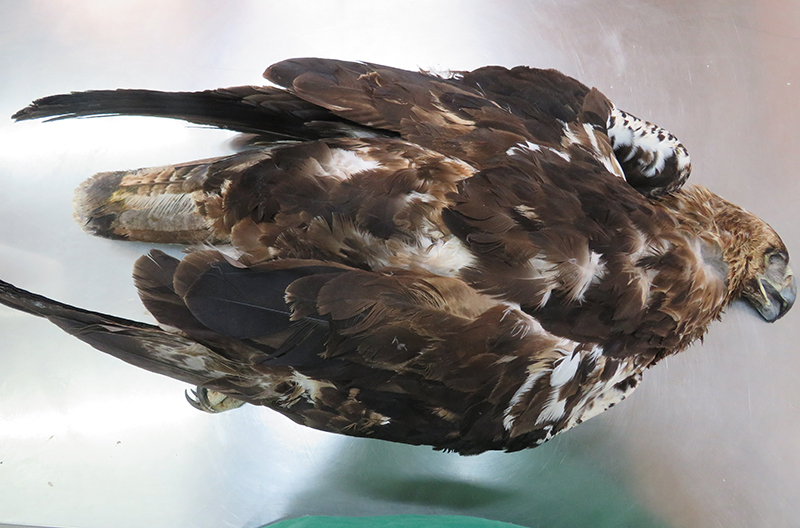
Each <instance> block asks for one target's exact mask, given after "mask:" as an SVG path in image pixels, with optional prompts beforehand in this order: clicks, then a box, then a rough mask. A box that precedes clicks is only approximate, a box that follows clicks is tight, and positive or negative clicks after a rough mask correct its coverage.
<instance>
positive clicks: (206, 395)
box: [184, 386, 245, 414]
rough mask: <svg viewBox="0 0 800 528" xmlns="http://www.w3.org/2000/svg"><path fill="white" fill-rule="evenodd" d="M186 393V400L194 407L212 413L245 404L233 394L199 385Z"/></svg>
mask: <svg viewBox="0 0 800 528" xmlns="http://www.w3.org/2000/svg"><path fill="white" fill-rule="evenodd" d="M190 393H191V394H190ZM184 394H185V395H186V401H188V402H189V404H190V405H191V406H192V407H194V408H195V409H197V410H199V411H204V412H207V413H212V414H217V413H221V412H225V411H230V410H233V409H237V408H239V407H241V406H242V405H244V404H245V402H243V401H242V400H237V399H236V398H234V397H232V396H228V395H226V394H222V393H221V392H217V391H215V390H210V389H206V388H204V387H199V386H198V387H197V390H187V391H186V392H185V393H184Z"/></svg>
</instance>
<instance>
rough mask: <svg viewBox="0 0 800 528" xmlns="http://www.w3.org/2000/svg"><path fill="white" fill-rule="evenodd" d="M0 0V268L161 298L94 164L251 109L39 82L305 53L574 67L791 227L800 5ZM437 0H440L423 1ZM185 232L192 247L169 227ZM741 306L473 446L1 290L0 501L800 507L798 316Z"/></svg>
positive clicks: (57, 292) (233, 522)
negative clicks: (377, 435)
mask: <svg viewBox="0 0 800 528" xmlns="http://www.w3.org/2000/svg"><path fill="white" fill-rule="evenodd" d="M4 11H5V12H4V17H3V19H2V21H0V28H2V31H0V49H2V50H3V51H2V52H1V53H0V61H1V62H0V67H2V71H3V77H4V79H3V83H2V84H3V86H2V87H0V90H2V95H3V96H2V97H0V115H1V116H6V118H3V119H0V145H2V148H0V184H1V185H0V189H1V190H2V196H3V198H2V201H0V226H2V229H0V276H1V277H2V278H3V279H6V280H9V281H11V282H14V283H16V284H18V285H20V286H22V287H26V288H30V289H33V290H36V291H38V292H41V293H43V294H46V295H48V296H51V297H54V298H58V299H59V300H63V301H65V302H69V303H72V304H77V305H80V306H86V307H89V308H94V309H98V310H102V311H105V312H108V313H114V314H117V315H121V316H123V317H129V318H133V319H140V320H150V319H149V317H148V316H147V314H146V313H145V311H144V309H143V308H142V306H141V305H140V304H139V302H138V300H137V299H136V295H135V292H134V289H133V285H132V282H131V280H130V268H131V265H132V262H133V260H134V259H135V258H136V257H137V256H138V255H140V254H141V253H143V252H145V251H146V250H147V249H148V248H149V247H150V246H148V245H144V244H122V243H118V242H111V241H106V240H100V239H96V238H92V237H89V236H87V235H85V234H83V233H82V232H81V231H80V229H79V227H78V226H77V225H75V224H74V223H73V222H72V220H71V218H72V212H71V206H70V201H71V196H72V189H73V188H74V187H75V186H77V184H78V183H79V182H80V181H82V180H83V179H84V178H86V177H87V176H89V175H91V174H93V173H95V172H99V171H104V170H115V169H123V168H134V167H142V166H153V165H159V164H163V163H167V162H174V161H177V160H181V159H186V160H190V159H198V158H202V157H210V156H214V155H220V154H223V153H225V152H228V151H229V144H228V141H229V139H230V138H231V137H232V134H229V133H227V132H220V131H210V130H203V129H200V128H197V127H191V126H186V125H184V124H182V123H177V122H169V121H158V120H154V119H145V118H109V119H92V120H76V121H63V122H56V123H48V124H42V123H30V122H29V123H20V124H16V125H14V124H12V123H11V121H10V119H7V117H8V116H10V115H11V114H12V113H13V112H14V111H16V110H18V109H19V108H21V107H23V106H25V105H26V104H27V103H28V102H29V101H30V100H32V99H33V98H36V97H40V96H44V95H48V94H51V93H59V92H66V91H70V90H82V89H91V88H116V87H142V88H154V89H164V90H194V89H203V88H212V87H218V86H226V85H237V84H254V83H259V82H260V80H259V78H258V75H257V72H259V71H261V69H263V68H264V67H266V66H267V65H269V64H271V63H273V62H276V61H278V60H281V59H284V58H287V57H290V56H303V55H321V56H328V57H337V58H344V59H363V60H369V61H373V62H379V63H385V64H391V65H394V66H399V67H405V68H415V67H424V68H430V67H440V68H447V67H450V68H453V69H465V68H474V67H478V66H481V65H484V64H503V65H506V66H512V65H515V64H528V65H532V66H539V67H555V68H558V69H560V70H562V71H564V72H565V73H567V74H569V75H573V76H575V77H577V78H579V79H581V80H582V81H584V82H585V83H587V84H589V85H594V86H597V87H598V88H600V89H601V90H602V91H603V92H604V93H606V94H607V95H608V96H609V97H610V98H611V99H612V100H614V101H615V103H617V104H618V105H619V106H620V107H623V108H626V109H629V110H631V111H632V112H634V113H636V114H637V115H639V116H641V117H644V118H647V119H649V120H651V121H654V122H657V123H659V124H661V125H663V126H665V127H667V128H668V129H670V130H671V131H673V132H675V133H676V134H677V135H678V136H679V137H680V138H681V140H682V141H683V142H684V144H685V145H687V147H688V148H689V150H690V153H691V155H692V160H693V164H694V172H693V176H692V178H693V179H694V181H697V182H700V183H702V184H704V185H706V186H708V187H710V188H711V189H712V190H714V191H715V192H717V193H719V194H721V195H722V196H724V197H726V198H728V199H730V200H732V201H733V202H736V203H738V204H740V205H742V206H744V207H745V208H747V209H749V210H751V211H753V212H754V213H756V214H758V215H759V216H761V217H762V218H765V219H767V220H768V221H769V222H770V223H771V224H772V225H773V226H774V227H775V228H776V230H777V231H779V232H780V233H784V234H785V235H784V236H785V242H786V244H787V246H788V247H789V249H790V251H792V250H793V251H794V253H795V254H796V255H800V233H798V231H797V230H796V229H794V227H795V225H796V224H797V221H798V213H797V212H796V211H797V209H796V203H795V202H796V199H797V192H798V186H797V181H798V180H797V175H796V169H797V167H798V166H800V144H799V143H798V139H797V138H798V137H800V136H798V135H797V133H796V126H797V125H796V124H797V123H798V122H800V103H798V101H800V97H799V96H798V94H799V92H798V90H800V63H798V62H797V61H796V59H795V57H797V56H798V52H800V49H799V48H800V44H798V43H799V42H800V11H798V9H797V6H796V5H795V3H794V2H792V1H791V0H782V1H779V0H768V1H765V2H759V3H758V5H757V7H756V5H755V4H754V3H753V5H750V3H748V2H739V3H736V4H735V5H734V4H732V3H730V2H724V1H722V0H700V1H698V2H691V3H686V2H682V3H665V2H649V1H642V2H639V3H633V4H632V3H631V2H623V1H619V0H608V1H607V2H602V3H597V2H592V1H589V0H574V1H571V2H550V1H549V0H534V1H528V2H511V1H501V2H492V3H489V2H477V1H475V2H458V3H456V2H424V1H421V0H419V1H412V2H405V3H404V4H403V6H402V9H400V8H398V7H397V6H396V5H393V4H392V3H379V4H374V3H373V2H367V1H354V2H347V3H344V2H325V3H323V2H313V1H312V2H291V3H289V2H284V3H278V2H266V3H255V4H250V3H241V4H233V5H226V6H225V9H224V10H223V9H222V8H221V7H219V6H216V5H215V6H213V7H211V6H206V7H205V8H200V9H198V8H197V7H196V6H195V4H193V3H186V2H168V3H164V2H155V1H154V0H127V1H125V2H117V3H115V7H114V10H113V12H111V11H109V10H108V6H107V5H106V4H105V3H102V5H101V3H100V2H97V1H94V0H82V1H80V2H70V3H69V4H63V5H62V3H57V2H51V1H44V2H36V3H19V4H14V5H13V7H7V8H6V9H4ZM423 13H424V16H423ZM169 250H170V251H172V252H173V253H178V252H179V251H180V248H170V249H169ZM797 317H798V315H797V312H794V313H790V314H789V315H788V316H787V317H786V318H784V319H783V320H781V321H779V322H778V323H776V324H775V325H767V324H765V323H762V322H761V321H760V320H759V318H758V317H757V316H756V315H755V314H753V313H751V311H750V310H749V309H748V308H746V307H744V306H735V307H734V308H733V309H731V310H730V311H729V313H728V314H727V315H726V317H725V320H724V321H723V322H722V323H720V324H717V325H716V326H714V327H712V331H711V333H710V334H709V336H708V338H707V339H706V342H705V344H704V345H703V346H698V347H694V348H693V349H691V350H689V351H688V352H686V353H684V354H682V355H680V356H678V357H675V358H671V359H670V360H668V361H667V362H666V363H665V364H663V365H659V368H656V369H654V370H653V371H652V372H649V373H648V374H647V375H645V378H644V381H643V384H642V387H641V388H640V389H638V390H637V392H636V394H635V395H634V396H633V397H632V398H631V399H630V400H628V401H626V402H624V403H623V404H621V405H620V406H618V407H617V408H615V409H614V410H612V411H611V412H609V413H606V415H604V416H601V417H598V418H595V419H594V420H592V421H591V422H589V423H587V424H585V425H583V426H581V427H580V428H578V429H577V430H575V431H572V432H570V433H567V434H566V435H565V436H563V437H560V438H558V439H556V440H555V441H553V442H551V443H549V444H547V445H545V446H543V447H540V448H538V449H535V450H531V451H526V452H521V453H514V454H499V453H489V454H484V455H480V456H477V457H471V458H463V457H458V456H456V455H452V454H446V453H438V452H434V451H432V450H430V449H428V448H425V447H420V448H415V447H409V446H402V445H394V444H389V443H381V442H376V441H371V440H354V439H348V438H340V437H335V436H332V435H328V434H325V433H321V432H317V431H313V430H309V429H305V428H302V427H299V426H296V425H295V424H293V423H292V422H290V421H289V420H287V419H285V418H283V417H281V416H279V415H277V414H276V413H272V412H270V411H268V410H266V409H255V408H249V407H245V408H242V409H239V410H236V411H232V412H230V413H225V414H222V415H215V416H211V415H206V414H203V413H199V412H197V411H195V410H194V409H192V408H191V407H190V406H189V405H188V404H186V402H185V400H184V397H183V390H184V388H185V387H184V386H183V385H182V384H180V383H177V382H174V381H171V380H167V379H161V378H159V377H156V376H153V375H150V374H147V373H145V372H140V371H137V370H136V369H134V368H132V367H129V366H127V365H124V364H122V363H120V362H118V361H116V360H114V359H113V358H109V357H105V356H103V355H102V354H100V353H98V352H96V351H94V350H93V349H91V348H89V347H88V346H86V345H83V344H81V343H80V342H78V341H76V340H74V339H72V338H70V337H69V336H67V335H65V334H63V333H62V332H61V331H60V330H58V329H57V328H55V327H53V326H52V325H50V324H49V323H47V322H46V321H41V320H36V319H34V318H31V317H26V316H24V315H23V314H18V313H15V312H12V311H10V310H6V309H2V310H0V335H2V341H1V343H2V344H1V345H0V522H5V523H18V524H29V525H30V524H32V525H42V526H80V527H101V526H103V527H105V526H116V527H126V526H142V525H148V526H156V527H157V526H164V527H166V526H170V527H171V526H200V527H203V526H208V527H211V526H214V527H218V526H242V527H255V526H259V525H262V524H266V523H267V522H270V521H273V520H276V519H281V518H287V517H295V516H300V515H305V514H328V515H378V514H391V513H424V514H434V513H435V514H463V515H473V516H481V517H486V518H490V519H497V520H504V521H510V522H515V523H518V524H522V525H526V526H553V527H559V526H648V527H649V526H664V527H705V526H716V525H718V526H726V527H768V526H769V527H774V526H788V525H791V524H794V523H796V519H798V518H800V505H799V504H798V502H797V501H796V497H797V496H798V495H800V450H798V449H797V440H796V439H797V438H798V437H800V426H798V425H797V424H800V406H798V405H796V403H795V402H797V401H798V397H800V388H798V387H800V385H798V384H797V382H796V379H797V376H798V374H799V373H800V355H798V354H796V352H797V350H798V348H799V347H800V345H798V343H800V325H798V324H796V318H797Z"/></svg>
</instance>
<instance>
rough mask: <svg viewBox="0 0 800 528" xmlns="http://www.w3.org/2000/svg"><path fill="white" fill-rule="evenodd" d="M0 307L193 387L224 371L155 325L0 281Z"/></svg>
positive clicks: (215, 358) (201, 349)
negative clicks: (47, 323) (44, 322)
mask: <svg viewBox="0 0 800 528" xmlns="http://www.w3.org/2000/svg"><path fill="white" fill-rule="evenodd" d="M0 304H4V305H6V306H8V307H10V308H13V309H16V310H20V311H22V312H26V313H29V314H32V315H36V316H38V317H43V318H45V319H47V320H49V321H50V322H51V323H53V324H55V325H56V326H58V327H59V328H61V329H62V330H64V331H65V332H67V333H68V334H70V335H72V336H75V337H77V338H78V339H80V340H81V341H84V342H86V343H88V344H89V345H91V346H93V347H94V348H96V349H98V350H100V351H102V352H105V353H107V354H109V355H112V356H114V357H116V358H118V359H121V360H122V361H125V362H126V363H130V364H131V365H135V366H137V367H140V368H143V369H145V370H148V371H150V372H155V373H158V374H162V375H165V376H168V377H170V378H174V379H178V380H181V381H184V382H186V383H190V384H193V385H198V386H199V385H210V384H213V382H214V380H215V379H216V378H217V377H218V376H220V375H222V374H223V373H226V372H229V371H230V368H229V367H227V365H226V361H225V359H224V358H222V357H220V356H219V355H218V354H216V353H215V352H213V351H212V350H210V349H208V348H207V347H205V346H203V345H201V344H199V343H197V342H196V341H193V340H190V339H187V338H186V337H183V336H182V335H180V334H177V333H173V332H168V331H166V330H164V329H162V328H160V327H158V326H154V325H150V324H146V323H140V322H137V321H131V320H128V319H123V318H120V317H114V316H112V315H107V314H103V313H100V312H92V311H89V310H84V309H82V308H77V307H75V306H70V305H68V304H64V303H60V302H58V301H54V300H52V299H49V298H47V297H43V296H41V295H37V294H35V293H31V292H29V291H26V290H23V289H20V288H17V287H16V286H14V285H12V284H9V283H7V282H4V281H0Z"/></svg>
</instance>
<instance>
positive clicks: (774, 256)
mask: <svg viewBox="0 0 800 528" xmlns="http://www.w3.org/2000/svg"><path fill="white" fill-rule="evenodd" d="M773 234H774V232H773ZM775 239H776V240H777V241H778V242H780V238H778V235H775ZM749 264H750V265H749V268H750V269H749V271H748V273H747V278H746V280H745V281H744V283H743V289H742V297H743V298H744V299H745V300H747V302H748V303H750V305H751V306H753V308H755V309H756V310H758V313H760V314H761V317H763V318H764V319H765V320H767V321H769V322H772V321H776V320H778V319H780V318H781V317H783V315H784V314H785V313H786V312H788V311H789V308H791V307H792V304H794V299H795V297H796V296H797V283H796V281H795V279H794V275H793V274H792V268H790V267H789V254H788V253H787V252H786V248H785V247H784V246H783V244H780V245H778V244H768V245H767V247H765V248H762V249H761V250H760V251H757V252H755V254H754V255H753V258H752V261H751V262H750V263H749Z"/></svg>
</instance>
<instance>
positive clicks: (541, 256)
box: [0, 59, 796, 454]
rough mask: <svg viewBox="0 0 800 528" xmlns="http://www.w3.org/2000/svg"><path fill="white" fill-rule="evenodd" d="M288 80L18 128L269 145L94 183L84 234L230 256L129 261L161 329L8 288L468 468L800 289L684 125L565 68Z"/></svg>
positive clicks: (225, 388) (145, 347)
mask: <svg viewBox="0 0 800 528" xmlns="http://www.w3.org/2000/svg"><path fill="white" fill-rule="evenodd" d="M265 77H266V78H267V79H268V80H269V81H271V82H272V83H273V84H274V85H276V86H269V87H253V86H245V87H235V88H228V89H220V90H209V91H205V92H195V93H163V92H153V91H147V90H115V91H94V92H82V93H72V94H66V95H56V96H51V97H46V98H43V99H40V100H38V101H35V102H34V103H32V104H31V105H30V106H29V107H27V108H25V109H23V110H21V111H20V112H18V113H17V114H16V115H15V116H14V117H15V118H16V119H32V118H54V119H60V118H65V117H75V116H87V115H116V114H126V115H151V116H161V117H172V118H179V119H184V120H187V121H191V122H194V123H200V124H205V125H212V126H217V127H223V128H229V129H232V130H237V131H241V132H246V133H250V134H255V136H253V138H252V139H251V142H250V143H251V144H250V148H248V149H246V150H243V151H242V152H239V153H237V154H233V155H231V156H226V157H221V158H215V159H208V160H201V161H195V162H189V163H183V164H179V165H172V166H167V167H157V168H150V169H140V170H136V171H121V172H109V173H102V174H98V175H96V176H94V177H93V178H91V179H90V180H88V181H87V182H86V183H84V184H83V185H82V186H81V187H80V188H79V190H78V192H77V201H76V217H77V218H78V219H79V221H80V222H81V223H82V224H83V225H84V227H85V229H86V230H87V231H89V232H91V233H94V234H98V235H101V236H105V237H110V238H119V239H128V240H140V241H150V242H167V243H184V244H193V243H202V242H210V243H215V244H233V246H234V247H235V248H236V250H237V252H236V255H238V256H237V257H235V258H234V257H231V256H230V252H227V253H222V252H219V251H215V250H209V249H204V250H196V251H193V252H191V253H189V254H188V255H187V256H186V257H185V258H184V259H183V260H182V261H178V260H177V259H174V258H172V257H169V256H167V255H166V254H164V253H162V252H160V251H152V252H151V253H150V254H149V255H147V256H144V257H142V258H140V259H139V261H138V262H137V263H136V266H135V268H134V280H135V281H136V286H137V288H138V289H139V293H140V296H141V298H142V301H143V303H144V304H145V306H146V307H147V309H148V310H149V311H150V312H151V313H152V314H153V316H154V317H155V318H156V319H157V320H158V322H159V323H160V326H153V325H147V324H143V323H137V322H134V321H128V320H124V319H120V318H116V317H112V316H109V315H105V314H100V313H95V312H90V311H86V310H82V309H79V308H75V307H71V306H67V305H64V304H60V303H58V302H56V301H52V300H50V299H47V298H45V297H41V296H38V295H35V294H32V293H29V292H26V291H24V290H20V289H18V288H16V287H14V286H12V285H10V284H7V283H0V302H2V303H4V304H6V305H8V306H11V307H12V308H16V309H19V310H23V311H26V312H29V313H32V314H35V315H40V316H43V317H46V318H48V319H49V320H50V321H52V322H53V323H55V324H56V325H58V326H60V327H61V328H63V329H64V330H66V331H67V332H69V333H71V334H73V335H75V336H76V337H78V338H79V339H82V340H84V341H86V342H87V343H89V344H91V345H92V346H94V347H96V348H98V349H100V350H102V351H104V352H107V353H109V354H112V355H114V356H116V357H118V358H120V359H123V360H124V361H127V362H129V363H133V364H135V365H137V366H140V367H143V368H146V369H148V370H151V371H153V372H158V373H161V374H165V375H168V376H171V377H174V378H177V379H180V380H184V381H186V382H189V383H192V384H195V385H197V386H198V390H197V391H196V399H193V403H194V404H195V405H196V406H197V407H200V408H203V409H205V410H211V411H219V410H225V409H228V408H232V407H236V406H237V405H239V404H240V402H249V403H253V404H259V405H265V406H268V407H270V408H272V409H275V410H277V411H278V412H281V413H282V414H284V415H286V416H288V417H289V418H291V419H292V420H294V421H296V422H298V423H301V424H304V425H307V426H310V427H314V428H317V429H321V430H325V431H331V432H336V433H342V434H348V435H354V436H364V437H371V438H379V439H384V440H391V441H395V442H404V443H409V444H427V445H431V446H434V447H435V448H437V449H447V450H453V451H457V452H459V453H462V454H474V453H480V452H483V451H486V450H490V449H504V450H509V451H513V450H518V449H523V448H526V447H533V446H536V445H539V444H541V443H542V442H544V441H546V440H548V439H550V438H552V437H553V436H554V435H555V434H558V433H560V432H562V431H565V430H567V429H569V428H570V427H573V426H574V425H576V424H579V423H581V422H583V421H585V420H586V419H588V418H590V417H592V416H595V415H597V414H598V413H600V412H602V411H604V410H606V409H608V408H609V407H611V406H612V405H614V404H615V403H617V402H619V401H621V400H622V399H623V398H625V397H626V396H627V395H628V394H630V393H631V391H633V390H634V389H635V388H636V386H637V385H638V384H639V381H640V379H641V376H642V372H643V371H644V370H645V369H647V368H649V367H651V366H653V365H654V364H655V363H657V362H658V361H659V360H661V359H663V358H664V357H666V356H668V355H671V354H675V353H677V352H680V351H682V350H684V349H685V348H686V347H687V346H688V345H689V344H691V343H692V342H693V341H695V340H697V339H698V338H700V337H701V336H702V335H703V334H704V333H705V331H706V329H707V327H708V325H709V324H710V323H711V322H712V321H713V320H715V319H717V318H719V316H720V314H721V313H722V311H723V310H724V309H725V307H726V306H727V305H728V304H729V303H731V302H732V301H733V300H735V299H738V298H744V299H745V300H747V301H748V302H749V303H750V304H751V305H753V306H754V307H755V308H756V309H757V310H758V311H759V313H760V314H761V315H762V317H763V318H764V319H766V320H768V321H774V320H776V319H778V318H779V317H781V316H782V315H784V314H785V313H786V311H787V310H788V309H789V308H790V307H791V305H792V303H793V302H794V298H795V295H796V285H795V280H794V277H793V275H792V272H791V269H790V268H789V256H788V253H787V250H786V248H785V246H784V245H783V243H782V242H781V240H780V238H779V237H778V235H777V234H776V233H775V232H774V231H773V230H772V229H771V228H770V227H769V226H768V225H767V224H766V223H765V222H763V221H762V220H760V219H759V218H757V217H756V216H754V215H752V214H750V213H748V212H746V211H745V210H743V209H741V208H740V207H738V206H736V205H734V204H731V203H730V202H727V201H725V200H724V199H722V198H720V197H719V196H717V195H715V194H713V193H712V192H710V191H708V190H707V189H705V188H702V187H699V186H695V187H688V188H687V187H684V186H683V184H684V182H685V181H686V178H687V177H688V176H689V172H690V170H691V165H690V162H689V156H688V153H687V152H686V149H685V148H684V147H683V145H682V144H681V143H680V142H679V141H678V140H677V139H676V138H675V137H674V136H673V135H672V134H670V133H669V132H668V131H666V130H664V129H662V128H660V127H658V126H656V125H653V124H651V123H648V122H646V121H643V120H641V119H638V118H636V117H634V116H633V115H631V114H629V113H627V112H624V111H623V110H620V109H618V108H616V107H615V106H614V105H613V104H612V103H611V102H610V101H609V100H608V99H607V98H606V97H605V96H603V95H602V94H601V93H600V92H599V91H598V90H596V89H589V88H587V87H586V86H584V85H582V84H581V83H579V82H578V81H576V80H574V79H572V78H570V77H567V76H565V75H563V74H561V73H559V72H556V71H554V70H538V69H532V68H527V67H517V68H513V69H510V70H509V69H505V68H500V67H486V68H481V69H478V70H475V71H472V72H459V73H455V74H453V75H452V76H449V77H446V78H445V77H440V76H435V75H431V74H428V73H425V72H409V71H404V70H399V69H395V68H389V67H385V66H379V65H374V64H368V63H355V62H343V61H335V60H325V59H294V60H288V61H284V62H281V63H278V64H275V65H273V66H271V67H270V68H269V69H268V70H267V71H266V73H265Z"/></svg>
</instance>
